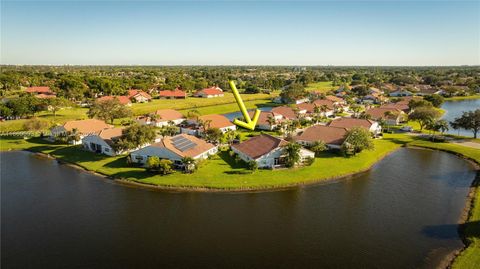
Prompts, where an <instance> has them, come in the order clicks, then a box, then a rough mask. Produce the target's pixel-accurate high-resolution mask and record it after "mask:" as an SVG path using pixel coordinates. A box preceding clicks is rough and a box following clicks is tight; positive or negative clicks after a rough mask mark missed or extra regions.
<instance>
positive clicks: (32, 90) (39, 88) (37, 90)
mask: <svg viewBox="0 0 480 269" xmlns="http://www.w3.org/2000/svg"><path fill="white" fill-rule="evenodd" d="M26 92H29V93H46V94H49V93H53V92H52V91H51V90H50V87H47V86H36V87H28V88H27V89H26Z"/></svg>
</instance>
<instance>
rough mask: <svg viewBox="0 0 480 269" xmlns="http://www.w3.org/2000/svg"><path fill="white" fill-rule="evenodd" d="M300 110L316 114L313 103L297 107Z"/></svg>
mask: <svg viewBox="0 0 480 269" xmlns="http://www.w3.org/2000/svg"><path fill="white" fill-rule="evenodd" d="M297 107H298V109H300V110H305V111H307V113H313V112H315V105H314V104H312V103H302V104H298V105H297Z"/></svg>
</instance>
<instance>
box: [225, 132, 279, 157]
mask: <svg viewBox="0 0 480 269" xmlns="http://www.w3.org/2000/svg"><path fill="white" fill-rule="evenodd" d="M287 144H288V142H287V141H285V140H283V139H281V138H277V137H274V136H271V135H267V134H261V135H258V136H255V137H252V138H250V139H249V140H247V141H244V142H242V143H240V144H236V145H232V148H235V149H237V150H238V151H240V152H242V153H243V154H245V155H247V156H249V157H250V158H252V159H258V158H260V157H262V156H263V155H265V154H267V153H269V152H271V151H272V150H274V149H276V148H278V147H282V146H285V145H287Z"/></svg>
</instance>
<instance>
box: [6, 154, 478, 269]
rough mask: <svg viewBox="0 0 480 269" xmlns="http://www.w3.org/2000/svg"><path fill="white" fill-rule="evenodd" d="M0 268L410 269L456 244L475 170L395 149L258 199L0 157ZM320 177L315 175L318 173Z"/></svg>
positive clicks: (449, 159) (454, 160)
mask: <svg viewBox="0 0 480 269" xmlns="http://www.w3.org/2000/svg"><path fill="white" fill-rule="evenodd" d="M0 157H1V220H2V226H1V246H2V247H1V263H2V268H100V267H102V268H145V267H147V268H149V267H156V268H172V267H175V268H197V267H209V268H212V267H217V268H218V267H223V268H252V267H257V268H258V267H260V268H292V267H297V268H298V267H300V268H320V267H321V268H352V267H354V268H415V267H434V266H435V265H436V264H437V263H438V262H439V261H440V260H441V259H442V257H444V255H445V254H446V253H449V252H450V251H452V250H455V249H459V248H460V247H461V246H462V243H461V241H460V240H459V238H458V234H457V226H456V222H457V221H458V219H459V217H460V214H461V211H462V210H463V207H464V205H465V199H466V195H467V192H468V186H469V185H470V183H471V182H472V180H473V178H474V175H475V172H474V170H473V167H472V166H471V165H470V164H469V163H467V162H465V161H464V160H462V159H460V158H458V157H456V156H454V155H450V154H447V153H443V152H435V151H426V150H418V149H401V150H399V151H397V152H395V153H393V154H392V155H390V156H388V157H387V158H385V159H384V160H383V161H381V162H380V163H378V164H377V165H376V166H375V167H374V168H373V169H372V170H371V171H370V172H368V173H365V174H362V175H359V176H355V177H353V178H351V179H347V180H342V181H339V182H334V183H330V184H326V185H314V186H306V187H299V188H294V189H291V190H286V191H278V192H268V193H242V194H229V193H221V194H220V193H164V192H156V191H147V190H143V189H135V188H128V187H124V186H120V185H117V184H114V183H112V182H111V181H109V180H106V179H102V178H99V177H96V176H93V175H90V174H88V173H85V172H82V171H79V170H76V169H72V168H70V167H67V166H64V165H59V164H57V162H56V161H53V160H46V159H41V158H39V157H35V156H33V155H30V154H29V153H25V152H9V153H1V154H0ZM318 172H319V173H321V171H318Z"/></svg>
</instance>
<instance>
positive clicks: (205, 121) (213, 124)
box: [180, 114, 237, 136]
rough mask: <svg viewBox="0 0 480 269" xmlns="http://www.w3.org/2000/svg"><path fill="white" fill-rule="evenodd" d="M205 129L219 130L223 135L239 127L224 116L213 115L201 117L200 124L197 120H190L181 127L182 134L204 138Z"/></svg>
mask: <svg viewBox="0 0 480 269" xmlns="http://www.w3.org/2000/svg"><path fill="white" fill-rule="evenodd" d="M204 127H205V129H209V128H218V129H220V131H222V133H225V132H227V131H228V130H236V129H237V126H236V125H235V124H233V123H232V122H231V121H230V120H229V119H228V118H227V117H225V116H224V115H219V114H211V115H204V116H200V117H199V121H198V122H197V121H196V120H188V121H187V123H186V124H182V125H181V126H180V133H182V134H183V133H184V134H189V135H197V136H202V135H203V133H204V131H205V130H204V129H203V128H204Z"/></svg>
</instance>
